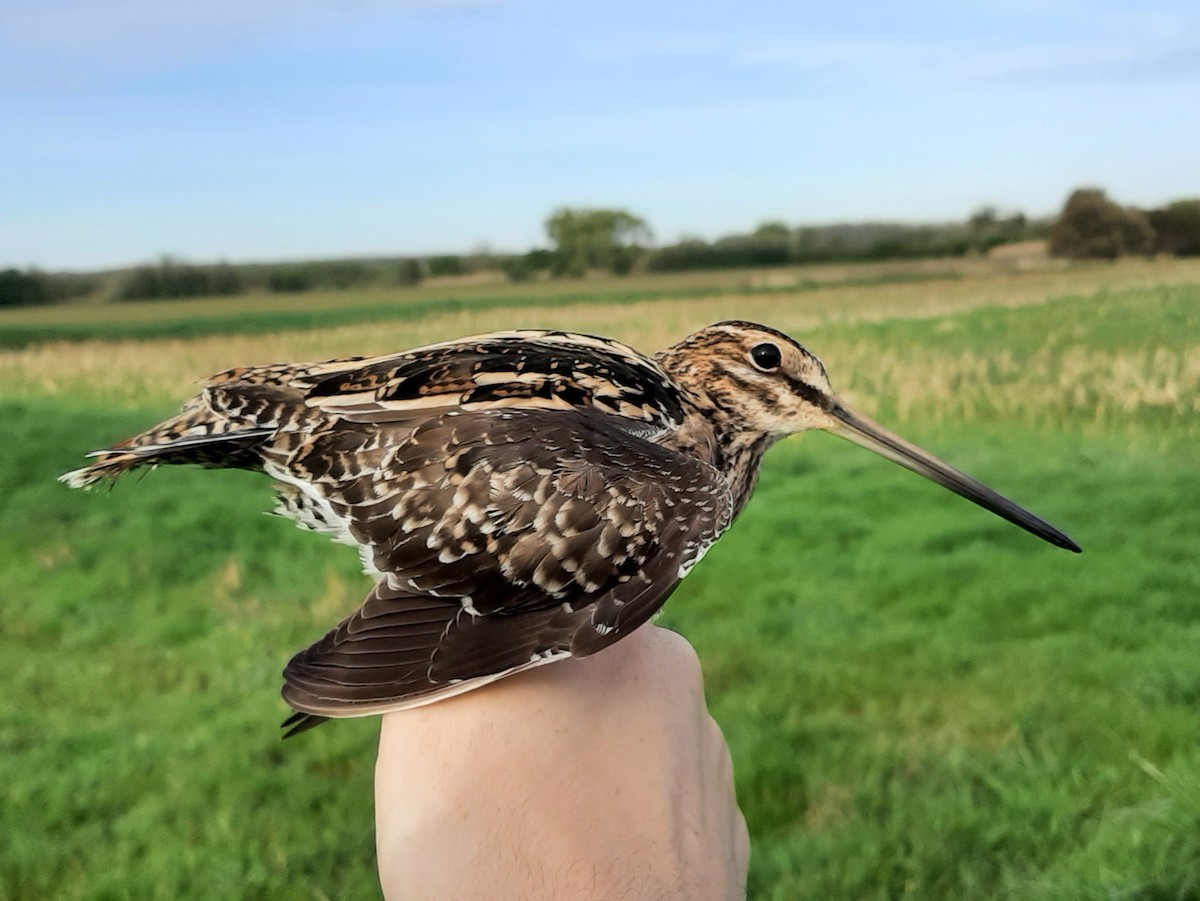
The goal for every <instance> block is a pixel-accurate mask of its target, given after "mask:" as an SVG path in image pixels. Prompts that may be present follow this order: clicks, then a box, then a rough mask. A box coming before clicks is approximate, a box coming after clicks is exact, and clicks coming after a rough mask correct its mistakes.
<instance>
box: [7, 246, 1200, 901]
mask: <svg viewBox="0 0 1200 901" xmlns="http://www.w3.org/2000/svg"><path fill="white" fill-rule="evenodd" d="M722 318H746V319H756V320H760V321H763V322H766V323H769V324H771V325H774V326H776V327H779V328H783V329H785V330H788V331H790V332H791V333H792V334H794V335H796V336H797V337H798V338H800V340H802V341H803V342H804V343H805V344H806V345H807V346H808V347H809V348H811V349H812V350H813V351H815V352H816V353H817V354H818V355H819V356H821V357H822V359H823V360H824V361H825V363H826V365H827V367H828V369H829V373H830V376H831V379H832V380H833V383H834V386H835V388H837V389H838V390H839V391H840V392H841V393H842V394H843V395H844V396H846V397H847V399H848V400H850V401H851V402H852V403H853V404H855V405H856V406H857V407H859V408H861V409H862V410H863V411H864V412H866V413H869V414H871V415H873V416H875V417H876V418H878V419H880V420H881V421H883V422H884V423H885V424H887V425H889V426H892V427H894V428H895V429H896V430H897V431H899V432H901V433H902V434H904V435H905V436H906V437H908V438H910V439H911V440H913V441H915V442H916V443H918V444H920V445H922V446H924V447H926V448H928V449H929V450H931V451H933V452H934V453H937V454H938V455H939V456H942V457H943V458H945V459H948V460H949V461H951V462H953V463H954V464H955V465H957V466H959V467H960V468H962V469H964V470H966V471H967V472H970V473H971V474H972V475H975V476H977V477H979V478H981V479H982V480H983V481H985V482H987V483H988V484H990V485H992V486H993V487H994V488H996V489H997V490H999V491H1001V492H1002V493H1004V494H1006V495H1008V496H1010V497H1012V498H1013V499H1015V500H1016V501H1018V502H1019V503H1022V504H1024V505H1026V506H1028V507H1030V508H1032V509H1033V510H1034V511H1035V512H1037V513H1038V514H1040V515H1042V516H1043V517H1045V518H1046V519H1048V520H1050V521H1051V522H1053V523H1054V524H1055V525H1058V526H1060V527H1062V528H1063V529H1064V530H1065V531H1066V532H1068V533H1069V534H1070V535H1071V536H1072V537H1073V538H1075V539H1076V540H1077V541H1079V543H1080V544H1081V545H1082V546H1083V547H1084V554H1083V555H1081V556H1074V555H1070V554H1067V553H1065V552H1063V551H1060V550H1057V549H1054V548H1051V547H1050V546H1048V545H1045V544H1042V543H1041V542H1038V541H1037V540H1036V539H1034V538H1032V537H1030V536H1028V535H1026V534H1025V533H1023V532H1021V531H1019V530H1017V529H1015V528H1013V527H1012V526H1010V525H1008V524H1006V523H1004V522H1002V521H1001V520H999V519H997V518H995V517H992V516H990V515H988V514H987V513H985V512H983V511H981V510H979V509H978V508H975V507H973V506H971V505H969V504H966V503H965V502H963V501H962V500H960V499H959V498H956V497H954V496H952V495H950V494H949V493H947V492H944V491H942V490H940V489H938V488H937V487H936V486H933V485H932V484H930V483H928V482H924V481H922V480H920V479H918V478H916V477H915V476H912V475H911V474H909V473H905V472H904V471H902V470H900V469H899V468H898V467H895V466H894V465H892V464H889V463H887V462H885V461H883V460H881V459H879V458H877V457H874V456H872V455H870V454H867V453H866V452H864V451H862V450H860V449H857V448H854V447H852V446H851V445H849V444H847V443H845V442H841V441H837V440H835V439H833V438H830V437H828V436H825V435H810V436H801V437H799V438H795V439H791V440H789V441H787V442H785V443H784V444H783V445H781V446H779V447H777V448H776V449H775V450H773V451H772V453H771V454H770V455H769V456H768V459H767V463H766V466H765V469H764V473H763V478H762V481H761V483H760V487H759V490H758V493H757V495H756V497H755V499H754V500H753V501H752V502H751V505H750V507H749V509H748V511H747V512H746V514H745V515H744V516H743V518H742V519H740V520H739V521H738V523H737V524H736V526H735V527H734V528H733V529H732V530H731V532H730V534H729V535H728V536H727V537H726V538H725V539H723V540H722V541H721V542H720V543H719V544H718V545H717V546H716V547H715V548H714V550H713V551H712V553H710V554H709V555H708V557H707V558H706V559H705V561H704V563H703V564H702V565H700V566H699V567H697V569H696V571H695V572H694V573H693V574H692V575H691V576H690V577H689V578H688V580H687V582H686V583H685V584H684V586H683V587H682V588H681V589H680V590H679V591H678V592H677V593H676V594H675V595H674V597H673V598H672V600H671V602H670V603H669V604H668V607H667V611H666V613H665V614H664V616H663V617H662V619H661V620H660V622H661V623H662V624H664V625H667V626H669V627H671V628H675V629H678V630H679V631H681V632H683V633H684V634H686V635H687V636H688V637H689V638H690V639H691V640H692V642H693V643H694V644H695V645H696V647H697V649H698V650H699V652H700V655H701V658H702V660H703V662H704V667H705V674H706V684H707V687H708V695H709V700H710V704H711V706H712V709H713V712H714V715H715V716H716V717H717V719H718V720H719V721H720V723H721V725H722V727H723V729H724V731H725V735H726V736H727V738H728V739H729V741H730V744H731V747H732V750H733V755H734V764H735V770H736V773H737V781H738V792H739V798H740V801H741V803H742V807H743V809H744V811H745V813H746V816H747V819H748V822H749V825H750V830H751V835H752V840H753V858H752V864H751V892H750V894H751V897H752V898H763V899H794V898H814V899H841V898H855V899H885V898H902V897H907V898H914V899H959V898H972V899H991V898H995V899H1013V901H1016V899H1090V898H1114V899H1117V898H1119V899H1145V901H1166V899H1180V901H1182V899H1196V898H1200V478H1198V476H1197V473H1198V470H1200V453H1198V451H1197V447H1198V446H1200V263H1195V262H1192V263H1186V262H1164V261H1159V262H1153V261H1128V262H1122V263H1121V264H1119V265H1088V266H1074V267H1063V266H1053V267H1051V266H1046V267H1041V268H1034V269H1032V270H1022V269H1017V268H1006V267H1004V266H1001V265H997V264H991V263H988V262H987V261H971V262H967V263H954V262H938V263H936V264H931V263H926V264H913V265H905V266H895V265H892V266H871V267H836V268H834V267H826V268H819V269H818V268H814V269H796V270H781V271H769V272H768V271H762V272H756V273H747V272H734V273H721V274H717V275H695V276H691V275H689V276H678V277H661V278H651V277H645V278H642V279H638V280H634V281H628V280H622V281H603V282H601V281H587V282H581V283H578V284H575V285H570V286H567V287H564V286H563V285H561V284H535V285H521V286H486V285H483V286H449V287H445V286H443V287H422V288H418V289H407V290H397V291H394V292H391V293H383V292H379V293H372V294H367V295H354V294H346V295H313V296H309V297H305V298H304V299H303V300H302V301H297V300H295V299H290V300H289V299H280V298H278V297H275V298H271V299H267V298H261V299H259V300H256V299H255V298H253V297H244V298H240V299H237V300H228V301H227V300H222V301H214V300H209V301H180V302H175V303H163V304H123V305H111V304H110V305H95V306H85V307H75V308H69V307H63V308H55V309H49V310H22V311H5V312H4V314H3V315H0V348H3V349H0V414H2V416H3V422H4V423H5V426H6V429H5V432H6V441H5V443H4V450H3V452H2V453H0V572H2V573H3V577H2V580H0V612H2V616H3V623H4V627H3V629H2V630H0V659H3V660H4V672H5V678H4V689H3V691H2V692H0V828H2V830H3V835H4V837H5V840H4V841H3V842H2V843H0V897H4V898H43V897H45V898H51V897H53V898H68V899H69V898H181V897H187V898H213V899H217V898H222V899H224V898H232V897H246V898H279V899H284V898H286V899H296V898H336V899H353V898H371V897H376V896H377V894H378V889H377V886H376V882H375V875H374V860H373V855H374V843H373V832H372V830H373V821H372V810H371V779H372V766H373V761H374V741H375V736H376V733H377V725H376V723H375V722H374V721H371V720H366V721H350V722H344V723H335V724H332V725H330V726H326V727H323V728H321V729H318V730H315V731H314V732H312V733H308V734H306V735H304V736H303V737H302V738H300V739H297V740H295V741H289V742H287V743H286V744H284V743H281V742H280V741H279V737H278V732H277V729H276V726H277V724H278V721H279V720H280V719H281V718H282V717H283V715H284V714H285V708H284V705H283V704H282V702H281V701H279V700H278V695H277V688H278V673H279V670H280V669H281V667H282V665H283V663H284V662H285V661H286V659H287V657H288V656H289V655H290V654H291V653H292V652H293V651H294V650H296V649H298V648H299V647H301V646H303V645H306V644H307V643H309V642H310V641H311V640H313V639H314V638H316V637H318V636H319V635H320V634H321V633H323V632H324V630H325V629H326V628H327V627H328V626H329V625H330V624H331V623H333V622H334V621H336V620H337V619H338V618H339V617H340V616H341V615H342V614H343V613H345V612H346V611H348V610H349V609H351V608H352V607H353V606H354V605H355V604H356V603H357V602H358V600H359V599H360V598H361V596H362V595H363V594H364V593H365V586H366V579H365V577H364V576H362V574H361V573H360V572H359V571H358V566H357V562H358V561H357V558H356V556H355V555H354V554H353V552H351V551H349V549H347V548H343V547H338V546H334V545H331V544H329V543H327V542H326V541H325V540H324V539H322V538H320V537H317V536H313V535H309V534H305V533H302V532H300V531H298V530H296V529H294V528H292V527H291V526H290V525H289V524H287V523H286V522H284V521H282V520H279V519H274V518H271V517H266V516H263V515H261V511H264V510H266V509H269V507H270V505H271V500H270V494H271V492H270V489H269V487H268V486H267V485H266V483H265V480H263V479H262V478H261V477H256V476H254V475H253V474H248V473H236V472H232V473H231V472H202V471H198V470H192V469H185V468H178V469H164V470H159V471H157V472H153V473H150V474H148V475H147V476H146V477H145V478H142V479H138V478H132V479H127V480H125V481H123V482H122V483H121V484H120V485H118V486H117V487H116V489H115V490H113V491H112V492H107V491H105V492H94V493H92V494H82V493H79V492H71V491H68V490H67V489H66V488H64V487H63V486H61V485H60V484H58V483H57V482H56V481H55V476H56V475H57V474H58V473H60V472H62V471H64V470H66V469H70V468H73V467H75V466H77V465H79V463H80V460H81V455H82V454H83V453H84V452H86V451H88V450H91V449H93V448H96V447H101V446H104V445H105V444H106V443H108V442H110V441H112V440H114V439H118V438H122V437H125V436H126V435H128V434H131V433H133V432H135V431H138V430H140V429H141V428H143V427H145V426H146V425H148V424H150V423H152V422H154V421H157V419H158V418H159V417H161V416H162V415H163V414H165V413H167V412H169V411H170V410H171V409H172V407H173V406H174V405H175V404H176V403H177V402H178V401H180V400H181V399H182V398H184V397H185V396H186V395H187V394H188V392H189V391H190V390H191V388H192V383H193V382H194V381H195V380H196V379H198V378H200V377H202V376H204V375H206V374H208V373H210V372H213V371H217V370H220V369H222V368H226V367H228V366H231V365H235V364H242V363H248V362H263V361H268V360H272V359H281V360H282V359H303V358H313V359H316V358H323V357H329V356H337V355H345V354H352V353H375V352H381V351H385V350H395V349H399V348H403V347H407V346H412V345H415V344H419V343H424V342H426V341H430V340H435V339H441V338H447V337H451V336H454V335H459V334H466V333H471V332H479V331H486V330H489V329H493V328H510V327H514V326H525V325H548V326H553V327H559V328H571V329H579V330H584V331H591V332H598V333H603V334H610V335H614V336H617V337H620V338H622V339H624V340H628V341H630V342H631V343H634V344H635V345H637V346H640V347H643V348H646V349H653V348H657V347H659V346H662V345H664V344H667V343H669V342H670V341H673V340H675V339H677V338H679V337H681V336H682V335H684V334H686V333H687V332H688V331H690V330H691V329H693V328H695V327H697V326H699V325H703V324H706V323H708V322H711V321H715V320H718V319H722ZM751 580H752V581H751ZM748 584H753V591H750V592H748V591H747V588H746V586H747V585H748Z"/></svg>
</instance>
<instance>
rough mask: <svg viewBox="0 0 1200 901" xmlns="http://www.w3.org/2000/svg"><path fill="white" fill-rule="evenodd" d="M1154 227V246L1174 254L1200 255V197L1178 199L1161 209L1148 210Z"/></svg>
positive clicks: (1161, 250)
mask: <svg viewBox="0 0 1200 901" xmlns="http://www.w3.org/2000/svg"><path fill="white" fill-rule="evenodd" d="M1146 218H1147V219H1149V221H1150V225H1151V227H1152V228H1153V229H1154V236H1155V240H1154V248H1155V250H1157V251H1158V252H1159V253H1169V254H1172V255H1174V256H1184V257H1192V256H1200V198H1196V199H1188V200H1176V201H1175V202H1174V203H1170V204H1168V205H1167V206H1166V207H1164V208H1163V209H1160V210H1147V211H1146Z"/></svg>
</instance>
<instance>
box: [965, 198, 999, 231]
mask: <svg viewBox="0 0 1200 901" xmlns="http://www.w3.org/2000/svg"><path fill="white" fill-rule="evenodd" d="M999 221H1000V211H999V210H997V209H996V207H994V206H992V205H991V204H988V205H986V206H981V207H979V208H978V209H977V210H975V212H973V213H972V214H971V218H969V219H968V220H967V226H968V227H969V228H970V229H971V231H973V232H983V231H988V230H989V229H991V228H993V227H995V225H996V223H997V222H999Z"/></svg>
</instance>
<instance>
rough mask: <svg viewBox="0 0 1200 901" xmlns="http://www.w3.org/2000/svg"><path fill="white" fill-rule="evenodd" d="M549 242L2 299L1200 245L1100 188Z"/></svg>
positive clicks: (579, 219) (233, 269)
mask: <svg viewBox="0 0 1200 901" xmlns="http://www.w3.org/2000/svg"><path fill="white" fill-rule="evenodd" d="M544 224H545V231H546V238H547V241H548V244H549V246H547V247H543V248H536V249H534V250H531V251H529V252H527V253H523V254H515V255H497V254H491V253H487V252H480V253H475V254H467V255H455V254H446V255H440V256H430V257H424V258H401V259H390V260H318V261H311V262H302V263H270V264H266V263H261V264H241V265H231V264H228V263H220V264H215V265H195V264H191V263H186V262H183V261H180V260H177V259H173V258H171V257H163V258H162V259H161V260H159V261H158V262H157V263H155V264H152V265H145V266H139V267H136V268H134V269H132V270H128V271H126V272H124V273H120V274H118V276H117V277H116V278H115V280H114V279H107V280H105V279H102V278H101V277H100V276H96V275H77V274H72V273H45V272H40V271H37V270H32V269H31V270H28V271H26V272H21V271H18V270H16V269H8V270H6V271H0V306H17V305H32V304H48V303H58V302H62V301H66V300H71V299H74V298H77V297H82V296H86V295H93V294H97V293H99V292H100V291H102V290H104V289H105V286H106V285H109V286H110V287H109V291H110V293H111V294H112V296H113V297H114V298H116V299H119V300H148V299H169V298H177V297H198V296H229V295H237V294H243V293H246V292H250V291H265V292H271V293H299V292H304V291H315V290H325V291H338V290H346V289H350V288H358V287H366V286H371V285H376V286H396V285H402V286H403V285H416V284H419V283H420V282H421V281H423V280H424V279H426V278H438V277H447V276H462V275H468V274H471V273H474V272H480V271H496V270H499V271H501V272H503V273H504V275H505V276H507V278H508V279H509V280H511V281H525V280H528V279H534V278H580V277H583V276H584V275H586V274H587V273H589V272H594V271H603V272H610V273H613V274H616V275H625V274H628V273H630V272H633V271H644V272H684V271H690V270H698V269H721V268H745V267H755V266H783V265H799V264H805V263H852V262H870V261H883V260H907V259H922V258H930V257H954V256H964V255H967V254H982V253H986V252H987V251H988V250H990V249H991V248H993V247H996V246H998V245H1002V244H1011V243H1014V242H1018V241H1029V240H1047V242H1048V249H1049V252H1050V254H1051V255H1053V256H1058V257H1063V258H1067V259H1115V258H1116V257H1119V256H1123V255H1130V254H1135V255H1155V254H1168V255H1172V256H1195V255H1200V199H1186V200H1178V201H1174V202H1172V203H1169V204H1166V205H1165V206H1163V207H1160V208H1157V209H1150V210H1139V209H1136V208H1133V207H1128V206H1122V205H1121V204H1119V203H1117V202H1115V201H1113V200H1112V199H1110V198H1109V197H1108V195H1107V194H1106V193H1105V191H1104V190H1102V189H1100V188H1080V189H1078V190H1076V191H1074V192H1072V193H1071V195H1070V196H1069V197H1068V198H1067V201H1066V203H1065V205H1064V206H1063V209H1062V210H1061V212H1060V213H1059V214H1058V215H1057V216H1056V217H1053V218H1045V219H1030V218H1027V217H1026V216H1025V215H1024V214H1022V213H1019V212H1016V213H1010V214H1008V215H1003V214H1001V213H1000V211H999V210H997V208H996V207H992V206H986V207H982V208H980V209H978V210H976V211H975V212H974V213H972V214H971V215H970V216H969V217H968V218H967V219H966V220H964V221H962V222H951V223H942V224H932V225H906V224H898V223H845V224H834V225H821V226H796V227H793V226H790V225H788V224H787V223H785V222H779V221H772V222H764V223H762V224H761V225H759V226H758V227H757V228H755V229H754V230H753V231H751V232H749V233H747V234H732V235H727V236H725V237H722V238H718V239H717V240H714V241H705V240H702V239H700V238H685V239H683V240H680V241H677V242H675V243H672V244H666V245H663V246H660V247H655V246H653V233H652V231H651V229H650V226H649V224H648V223H647V222H646V220H645V219H643V218H642V217H640V216H638V215H636V214H634V213H631V212H629V211H628V210H623V209H585V208H568V207H564V208H561V209H558V210H555V211H554V212H553V213H551V214H550V216H549V217H547V219H546V221H545V223H544Z"/></svg>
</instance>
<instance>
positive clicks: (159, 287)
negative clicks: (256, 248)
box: [117, 257, 245, 300]
mask: <svg viewBox="0 0 1200 901" xmlns="http://www.w3.org/2000/svg"><path fill="white" fill-rule="evenodd" d="M244 290H245V285H244V284H243V282H242V277H241V275H239V274H238V271H237V270H236V269H234V268H233V267H232V266H230V265H228V264H225V263H222V264H220V265H217V266H189V265H187V264H185V263H179V262H176V261H175V260H172V259H170V258H169V257H164V258H163V260H162V261H161V262H160V263H159V264H158V265H157V266H139V267H138V268H137V269H134V270H133V271H132V272H131V273H129V275H128V276H126V278H125V281H124V283H123V284H122V285H121V287H120V289H119V290H118V292H117V296H118V297H119V298H120V299H122V300H151V299H163V298H177V297H201V296H209V295H229V294H240V293H242V292H243V291H244Z"/></svg>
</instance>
